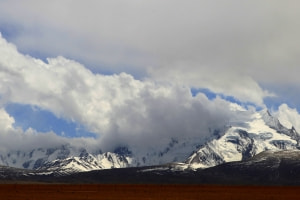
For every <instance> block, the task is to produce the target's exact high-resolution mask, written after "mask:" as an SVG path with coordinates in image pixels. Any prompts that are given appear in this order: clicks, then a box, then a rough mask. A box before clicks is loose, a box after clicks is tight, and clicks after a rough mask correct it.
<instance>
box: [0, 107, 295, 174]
mask: <svg viewBox="0 0 300 200" xmlns="http://www.w3.org/2000/svg"><path fill="white" fill-rule="evenodd" d="M241 112H242V111H241ZM213 132H214V134H212V138H211V139H209V140H208V141H207V142H206V143H204V144H203V141H201V140H200V139H199V138H200V137H199V138H198V137H194V138H185V137H182V138H180V139H179V138H170V141H169V143H168V144H167V145H166V146H164V147H155V145H154V146H153V148H151V149H148V150H147V151H144V152H143V151H139V149H135V148H134V147H125V146H123V147H122V146H120V147H118V148H115V149H114V150H113V151H112V152H102V151H101V149H98V150H93V151H91V150H88V149H87V148H78V147H74V146H71V145H69V144H66V145H62V146H58V147H53V148H42V147H41V148H38V149H32V150H30V151H20V150H13V151H9V152H6V153H1V154H0V165H3V166H10V167H15V168H23V169H31V170H40V171H43V173H44V172H45V171H46V172H47V173H54V172H55V173H56V174H59V173H60V174H70V173H74V172H80V171H91V170H100V169H111V168H126V167H139V166H151V165H162V164H165V163H171V162H172V163H175V164H172V168H173V169H180V170H184V169H188V168H192V169H198V168H208V167H213V166H216V165H220V164H222V163H226V162H231V161H241V160H247V159H249V158H251V157H253V156H254V155H257V154H259V153H260V152H263V151H267V150H273V151H280V150H294V149H298V148H299V134H298V133H297V132H296V130H295V129H294V128H293V127H292V128H291V129H288V128H286V127H284V126H283V125H282V124H281V123H280V122H279V120H278V119H276V118H274V117H273V116H272V115H271V114H270V113H269V112H268V111H267V110H263V111H261V112H253V113H252V115H251V116H250V117H248V118H246V120H245V119H240V120H237V121H235V122H230V123H229V124H228V126H226V127H224V130H213Z"/></svg>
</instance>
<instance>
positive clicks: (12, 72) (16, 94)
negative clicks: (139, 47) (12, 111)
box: [0, 38, 237, 149]
mask: <svg viewBox="0 0 300 200" xmlns="http://www.w3.org/2000/svg"><path fill="white" fill-rule="evenodd" d="M0 54H1V55H2V56H1V57H0V77H1V79H0V85H1V87H0V94H1V105H2V107H5V105H6V104H8V103H18V104H28V105H33V106H37V107H39V108H41V109H45V110H49V111H51V112H53V113H54V114H55V115H56V116H57V117H60V118H64V119H67V120H70V121H72V122H75V123H78V124H80V125H83V126H84V127H86V128H87V129H88V130H89V131H91V132H94V133H95V134H97V135H98V137H97V138H96V139H94V140H95V141H94V142H97V143H98V144H99V145H101V147H102V148H106V149H109V148H113V147H114V146H115V145H120V144H124V145H135V144H140V145H142V146H147V144H148V145H151V144H153V143H157V141H162V142H166V143H167V142H169V140H170V138H172V137H175V138H180V137H198V138H199V139H200V140H201V139H203V140H204V139H205V138H208V137H210V135H211V134H212V131H211V129H212V130H214V129H222V128H224V126H225V125H228V123H229V122H230V120H233V119H234V118H235V117H237V116H236V115H235V112H234V109H233V108H234V107H236V106H237V105H235V104H233V103H231V102H227V101H225V100H223V99H221V98H218V97H217V98H216V99H214V100H209V99H208V98H207V97H206V96H205V95H204V94H202V93H199V94H198V95H196V96H193V95H192V94H191V92H190V88H187V87H185V86H181V85H176V84H175V85H174V84H171V83H159V82H155V81H151V80H149V79H147V80H143V81H142V80H136V79H134V78H133V77H132V76H131V75H129V74H126V73H121V74H116V75H101V74H93V73H92V72H91V71H90V70H88V69H87V68H85V67H84V66H83V65H81V64H79V63H77V62H75V61H72V60H68V59H66V58H63V57H57V58H51V59H48V63H45V62H43V61H41V60H39V59H35V58H33V57H30V56H26V55H23V54H21V53H19V52H18V51H17V49H16V47H15V46H14V45H13V44H10V43H8V42H7V41H6V40H5V39H3V38H1V39H0ZM1 116H2V118H3V120H1V121H2V123H3V124H0V125H1V126H2V129H3V130H5V131H4V132H11V133H9V134H10V136H12V135H11V134H13V135H15V134H17V133H19V135H20V136H18V137H15V136H14V137H8V138H15V139H14V140H15V142H14V143H18V141H19V142H20V143H22V142H21V141H26V138H31V136H33V135H37V136H35V137H32V138H39V139H41V140H43V138H44V139H45V138H47V137H48V136H49V137H50V138H52V140H53V141H59V138H61V137H58V136H54V133H52V134H51V133H48V134H46V136H47V137H46V136H45V135H43V134H38V133H37V132H36V131H34V130H32V129H28V130H24V131H25V134H22V133H23V130H21V129H18V127H14V126H13V124H14V119H13V118H12V117H11V116H9V115H8V114H7V113H6V112H5V110H3V109H2V110H1ZM6 130H7V131H6ZM3 134H6V133H3ZM18 138H19V139H18ZM91 140H92V139H91ZM28 141H30V140H29V139H28ZM32 141H38V140H37V139H34V140H32ZM62 141H66V139H62ZM73 141H74V140H73ZM9 143H11V142H9ZM25 143H26V142H25ZM33 143H34V142H33ZM32 145H34V144H32ZM25 146H26V145H25Z"/></svg>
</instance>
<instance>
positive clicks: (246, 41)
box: [0, 0, 300, 105]
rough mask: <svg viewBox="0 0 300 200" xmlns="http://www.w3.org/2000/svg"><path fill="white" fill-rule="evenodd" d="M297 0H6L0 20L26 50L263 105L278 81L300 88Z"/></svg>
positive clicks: (10, 37)
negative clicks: (210, 91) (172, 82)
mask: <svg viewBox="0 0 300 200" xmlns="http://www.w3.org/2000/svg"><path fill="white" fill-rule="evenodd" d="M299 6H300V3H299V2H298V1H284V2H283V1H277V0H275V1H273V0H264V1H260V0H254V1H238V0H229V1H226V2H224V1H208V0H200V1H195V0H188V1H179V0H165V1H159V0H154V1H147V2H146V1H135V0H133V1H121V0H117V1H108V0H101V1H97V0H89V1H56V0H54V1H49V2H40V1H36V0H29V1H27V2H26V3H25V2H19V1H15V0H10V1H6V0H4V1H1V2H0V28H1V29H3V30H4V31H5V32H6V33H7V35H8V36H9V39H10V41H13V42H14V43H15V44H17V45H18V47H19V48H20V49H21V51H22V52H30V53H32V54H37V55H43V57H56V56H57V55H64V56H65V57H69V58H73V59H75V60H79V61H80V62H83V63H85V64H86V66H89V68H90V69H92V70H94V71H98V72H99V71H100V72H110V73H111V72H112V73H120V72H122V71H125V72H129V73H130V74H134V75H135V76H137V77H151V78H155V79H157V80H164V81H170V80H171V81H177V82H178V83H180V84H182V83H184V84H187V85H188V86H193V87H198V88H209V89H211V90H213V91H215V92H220V93H224V94H225V95H230V96H235V97H236V98H237V99H240V100H242V101H249V102H252V103H256V104H260V105H262V104H263V100H264V98H265V97H269V96H275V95H277V96H278V95H279V96H280V95H281V94H282V93H281V92H282V90H277V87H282V86H284V87H289V88H294V89H295V90H297V89H298V86H297V85H299V78H298V72H299V70H298V64H299V56H298V55H299V53H300V52H299V48H298V46H297V43H299V37H298V36H299V34H300V28H299V20H298V19H299V17H300V16H299V15H300V14H299V12H298V10H299ZM286 77H288V78H286ZM237 83H238V84H237ZM287 95H289V94H287ZM295 102H297V101H296V100H295Z"/></svg>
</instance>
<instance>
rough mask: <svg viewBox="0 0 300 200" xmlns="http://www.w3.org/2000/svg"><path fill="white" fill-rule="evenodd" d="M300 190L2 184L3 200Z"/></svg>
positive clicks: (283, 194)
mask: <svg viewBox="0 0 300 200" xmlns="http://www.w3.org/2000/svg"><path fill="white" fill-rule="evenodd" d="M299 192H300V187H288V186H221V185H142V184H140V185H132V184H128V185H126V184H100V185H98V184H93V185H89V184H82V185H80V184H77V185H69V184H20V183H18V184H1V185H0V199H3V200H26V199H30V200H62V199H64V200H77V199H95V200H96V199H97V200H99V199H105V200H116V199H118V200H119V199H139V200H140V199H143V200H144V199H163V200H174V199H184V200H190V199H199V200H213V199H217V200H220V199H222V200H223V199H225V200H227V199H228V200H229V199H230V200H235V199H243V200H247V199H251V200H258V199H261V200H271V199H272V200H276V199H289V200H293V199H299Z"/></svg>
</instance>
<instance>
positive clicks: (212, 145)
mask: <svg viewBox="0 0 300 200" xmlns="http://www.w3.org/2000/svg"><path fill="white" fill-rule="evenodd" d="M299 139H300V137H299V134H298V133H297V132H296V130H295V129H294V128H293V127H292V128H291V129H288V128H286V127H284V126H283V125H282V124H281V123H280V122H279V120H278V119H276V118H275V117H273V116H272V115H271V114H270V112H269V111H267V110H263V111H261V112H257V113H253V114H252V116H251V117H250V118H249V120H248V121H245V122H244V123H240V122H239V123H232V125H230V126H229V127H228V129H227V130H226V131H225V133H224V135H222V136H221V137H220V138H217V139H214V140H212V141H209V142H207V143H206V144H205V145H203V146H202V147H201V148H199V149H198V150H197V151H196V152H194V153H193V154H192V155H191V156H190V157H189V158H188V159H187V160H186V163H187V164H188V165H189V166H190V167H192V168H208V167H213V166H216V165H219V164H222V163H225V162H232V161H241V160H246V159H248V158H251V157H253V156H254V155H257V154H259V153H261V152H263V151H267V150H273V151H280V150H294V149H299Z"/></svg>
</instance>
